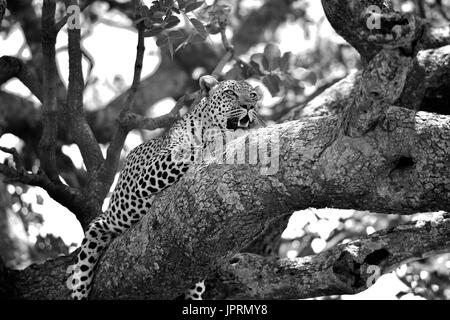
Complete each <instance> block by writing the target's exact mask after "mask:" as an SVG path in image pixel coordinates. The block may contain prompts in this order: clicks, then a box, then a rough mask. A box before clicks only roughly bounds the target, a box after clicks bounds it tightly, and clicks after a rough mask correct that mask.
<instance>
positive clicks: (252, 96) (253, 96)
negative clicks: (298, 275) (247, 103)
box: [250, 92, 258, 99]
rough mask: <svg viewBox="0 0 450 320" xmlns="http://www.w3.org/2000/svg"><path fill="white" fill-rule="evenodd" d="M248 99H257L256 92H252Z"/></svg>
mask: <svg viewBox="0 0 450 320" xmlns="http://www.w3.org/2000/svg"><path fill="white" fill-rule="evenodd" d="M250 98H252V99H258V94H257V93H256V92H252V93H250Z"/></svg>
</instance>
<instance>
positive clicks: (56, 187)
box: [0, 147, 96, 227]
mask: <svg viewBox="0 0 450 320" xmlns="http://www.w3.org/2000/svg"><path fill="white" fill-rule="evenodd" d="M0 151H3V152H6V153H9V154H11V155H12V156H13V158H14V162H15V167H16V168H13V167H11V166H9V165H5V164H0V174H2V175H4V176H5V178H6V179H5V183H23V184H26V185H29V186H35V187H41V188H43V189H44V190H45V191H47V193H48V194H49V196H50V197H51V198H52V199H54V200H55V201H57V202H59V203H60V204H61V205H63V206H65V207H66V208H67V209H69V210H70V211H72V212H73V213H74V214H75V215H76V216H77V218H78V220H79V221H80V222H81V224H82V226H83V227H86V226H87V224H88V223H89V220H90V216H91V215H92V213H93V212H95V210H96V208H95V207H94V206H93V205H92V204H91V202H90V201H89V200H88V199H87V198H85V197H84V196H83V195H82V194H81V193H80V192H79V191H78V190H76V189H73V188H70V187H68V186H66V185H65V184H62V183H61V182H59V181H52V180H50V179H49V177H48V176H47V175H46V174H45V172H43V171H41V170H39V171H38V172H37V173H29V172H27V171H26V170H25V169H24V168H23V166H22V161H21V160H20V159H19V155H18V154H17V151H16V150H15V149H8V148H4V147H0Z"/></svg>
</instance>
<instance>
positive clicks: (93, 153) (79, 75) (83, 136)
mask: <svg viewBox="0 0 450 320" xmlns="http://www.w3.org/2000/svg"><path fill="white" fill-rule="evenodd" d="M70 4H71V5H78V1H77V0H71V1H70ZM68 33H69V87H68V94H67V111H68V114H69V116H68V119H69V121H68V125H69V127H70V128H71V133H72V135H73V138H74V140H75V141H76V143H77V145H78V147H79V148H80V152H81V155H82V156H83V160H84V163H85V165H86V168H87V170H88V172H89V173H91V174H93V175H94V176H95V173H96V172H97V171H98V170H99V169H100V167H101V165H102V164H103V155H102V152H101V150H100V147H99V145H98V143H97V141H96V139H95V137H94V134H93V132H92V130H91V128H90V127H89V125H88V123H87V122H86V119H85V118H84V111H83V91H84V79H83V71H82V66H81V60H82V53H81V48H80V33H81V32H80V30H79V29H77V28H72V29H69V30H68Z"/></svg>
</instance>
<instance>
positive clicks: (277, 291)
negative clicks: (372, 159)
mask: <svg viewBox="0 0 450 320" xmlns="http://www.w3.org/2000/svg"><path fill="white" fill-rule="evenodd" d="M449 251H450V216H449V215H448V214H447V215H445V216H444V217H442V216H441V217H440V218H439V219H437V220H433V221H427V222H426V221H419V222H418V223H417V224H416V225H402V226H399V227H396V228H394V229H392V230H387V231H380V232H377V233H375V234H373V235H371V236H370V237H365V238H362V239H358V240H355V241H352V242H349V243H346V244H341V245H337V246H335V247H333V248H331V249H329V250H327V251H323V252H321V253H319V254H317V255H315V256H309V257H304V258H296V259H276V258H274V257H272V258H270V257H261V256H258V255H254V254H247V253H242V254H238V255H236V256H235V257H233V258H232V259H231V260H230V262H229V263H228V264H224V265H223V266H222V267H221V268H220V270H219V272H218V274H217V275H216V277H215V278H212V279H209V280H208V281H207V283H209V284H210V285H209V286H208V290H207V291H206V292H207V293H206V294H207V295H208V296H207V297H205V298H208V297H209V298H215V299H304V298H313V297H320V296H328V295H341V294H356V293H359V292H362V291H364V290H366V289H368V288H369V287H370V286H371V285H373V284H374V283H375V281H376V280H378V277H379V276H380V275H382V274H385V273H388V272H391V271H393V270H395V269H396V268H397V267H399V266H400V265H401V264H403V263H406V262H412V261H415V260H420V259H423V258H426V257H429V256H432V255H436V254H439V253H447V252H449Z"/></svg>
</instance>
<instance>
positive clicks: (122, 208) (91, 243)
mask: <svg viewBox="0 0 450 320" xmlns="http://www.w3.org/2000/svg"><path fill="white" fill-rule="evenodd" d="M200 86H201V88H202V89H203V91H204V92H205V93H206V96H205V97H204V98H203V99H202V100H201V101H200V103H199V104H198V105H196V106H194V107H193V110H192V111H191V112H190V113H188V114H186V115H185V116H184V117H183V118H182V119H181V120H180V121H179V122H178V123H176V124H175V126H174V127H173V128H172V129H170V130H169V131H168V133H167V134H166V135H165V137H163V138H160V139H154V140H150V141H148V142H145V143H143V144H141V145H139V146H138V147H136V148H135V149H133V150H132V151H131V152H130V154H129V155H128V156H127V158H126V161H125V165H124V168H123V169H122V171H121V173H120V177H119V180H118V182H117V185H116V187H115V190H114V192H113V194H112V196H111V200H110V204H109V208H108V209H107V211H106V212H104V213H103V214H102V215H101V216H99V217H98V218H96V219H95V220H94V221H92V222H91V224H90V225H89V227H88V230H87V231H86V233H85V238H84V239H83V242H82V244H81V249H80V252H79V253H78V256H77V258H76V262H75V265H73V266H72V272H71V276H70V277H69V279H68V285H69V286H70V287H71V288H72V294H71V295H72V298H74V299H85V298H87V297H88V295H89V292H90V288H91V285H92V280H93V277H94V268H95V266H96V263H97V261H98V260H99V258H100V256H101V254H102V253H103V251H104V250H105V248H106V246H107V245H108V243H109V242H110V241H111V240H112V239H113V238H115V237H117V236H119V235H120V234H122V233H123V232H124V231H126V230H127V229H129V228H130V227H131V226H132V225H134V224H135V223H137V222H138V221H139V220H141V218H142V217H143V216H144V215H145V214H146V213H147V211H148V210H149V209H150V207H151V203H152V200H153V195H154V194H156V193H158V192H160V191H162V190H164V189H165V188H167V187H169V186H170V185H172V184H174V183H175V182H176V181H178V180H179V179H180V178H181V177H182V176H183V174H184V173H185V172H186V171H187V170H188V169H189V166H190V163H192V160H194V153H195V152H194V151H195V150H194V149H196V148H198V147H199V146H200V148H202V147H204V145H203V144H202V142H200V144H197V145H196V146H193V144H192V136H193V135H194V136H195V135H197V136H198V134H200V135H201V136H202V137H201V138H203V135H204V134H206V131H207V130H208V129H215V130H217V129H218V130H219V132H224V131H226V130H230V129H237V128H248V127H250V126H252V125H253V124H254V123H256V122H257V120H258V116H257V112H256V104H257V101H258V100H259V98H260V94H259V92H258V90H256V89H254V88H253V87H252V86H251V85H249V84H248V83H247V82H245V81H234V80H228V81H222V82H218V81H217V80H216V79H214V78H213V77H211V76H205V77H202V78H201V79H200ZM180 155H181V157H180ZM186 155H187V157H186ZM203 292H204V285H203V282H200V283H198V284H197V285H196V286H195V287H194V288H193V289H190V290H189V291H188V292H187V294H186V298H192V299H197V298H201V294H202V293H203Z"/></svg>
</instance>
